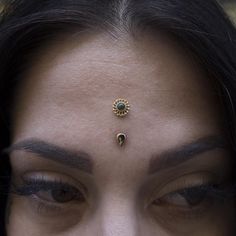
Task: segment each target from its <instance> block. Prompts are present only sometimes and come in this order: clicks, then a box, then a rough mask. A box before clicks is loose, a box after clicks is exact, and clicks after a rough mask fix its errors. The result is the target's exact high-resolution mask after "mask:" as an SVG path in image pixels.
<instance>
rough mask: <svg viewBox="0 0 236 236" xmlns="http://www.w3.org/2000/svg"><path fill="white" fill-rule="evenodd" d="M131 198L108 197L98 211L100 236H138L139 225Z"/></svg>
mask: <svg viewBox="0 0 236 236" xmlns="http://www.w3.org/2000/svg"><path fill="white" fill-rule="evenodd" d="M136 210H137V209H136V208H135V201H134V200H133V199H132V198H122V197H121V196H120V197H112V196H110V197H108V198H106V199H105V200H104V201H103V203H102V205H101V209H100V211H99V212H100V215H99V216H98V217H99V218H100V220H99V222H100V230H101V234H99V235H101V236H138V232H139V223H138V215H137V212H136Z"/></svg>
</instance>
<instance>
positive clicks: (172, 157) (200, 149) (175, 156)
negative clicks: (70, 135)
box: [3, 136, 227, 175]
mask: <svg viewBox="0 0 236 236" xmlns="http://www.w3.org/2000/svg"><path fill="white" fill-rule="evenodd" d="M217 148H220V149H226V148H227V145H226V142H225V140H224V139H223V138H222V137H220V136H207V137H204V138H201V139H198V140H197V141H194V142H192V143H189V144H186V145H183V146H180V147H177V148H174V149H171V150H167V151H164V152H163V153H161V154H160V155H154V156H153V157H152V158H151V160H150V163H149V170H148V174H150V175H151V174H154V173H155V172H158V171H160V170H163V169H166V168H171V167H175V166H177V165H180V164H182V163H184V162H186V161H188V160H190V159H192V158H194V157H197V156H198V155H199V154H202V153H204V152H207V151H210V150H214V149H217ZM15 150H22V151H26V152H30V153H34V154H37V155H38V156H39V157H42V158H46V159H49V160H52V161H56V162H59V163H61V164H64V165H67V166H69V167H72V168H76V169H79V170H80V171H83V172H86V173H88V174H92V173H93V161H92V158H91V157H90V156H89V154H87V153H86V152H83V151H73V150H68V149H66V148H62V147H59V146H57V145H55V144H52V143H48V142H45V141H42V140H39V139H36V138H33V139H27V140H23V141H20V142H18V143H15V144H13V145H11V146H10V147H9V148H6V149H4V150H3V153H5V154H10V153H11V152H13V151H15Z"/></svg>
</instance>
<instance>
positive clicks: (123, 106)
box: [113, 98, 130, 146]
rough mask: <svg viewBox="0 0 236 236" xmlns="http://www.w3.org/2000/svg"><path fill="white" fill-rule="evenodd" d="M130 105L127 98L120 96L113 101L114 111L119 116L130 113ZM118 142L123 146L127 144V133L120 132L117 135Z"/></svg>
mask: <svg viewBox="0 0 236 236" xmlns="http://www.w3.org/2000/svg"><path fill="white" fill-rule="evenodd" d="M129 110H130V105H129V102H128V101H127V100H126V99H123V98H118V99H116V100H115V101H114V103H113V112H114V114H115V115H116V116H118V117H124V116H126V115H127V114H128V113H129ZM116 139H117V142H118V144H119V145H120V146H123V145H124V144H125V141H126V139H127V136H126V134H124V133H119V134H117V135H116Z"/></svg>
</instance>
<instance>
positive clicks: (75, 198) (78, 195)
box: [11, 178, 86, 213]
mask: <svg viewBox="0 0 236 236" xmlns="http://www.w3.org/2000/svg"><path fill="white" fill-rule="evenodd" d="M52 191H64V193H72V198H71V199H69V200H68V201H66V202H58V201H56V200H55V201H49V200H45V199H42V198H40V197H39V196H37V195H38V194H39V193H40V192H43V193H47V192H49V193H48V195H52ZM82 192H83V191H81V190H79V189H77V188H76V187H74V186H72V185H70V184H67V183H64V182H63V181H61V180H51V181H49V180H44V179H43V178H40V179H39V178H38V179H37V178H35V179H34V178H32V179H27V180H24V182H23V184H21V185H20V186H16V185H15V184H12V188H11V193H13V194H16V195H19V196H24V197H30V199H32V200H33V202H35V203H36V209H37V212H38V213H44V212H46V213H48V212H52V211H54V212H59V211H61V210H63V208H65V207H66V206H68V204H70V203H72V202H73V203H77V204H78V203H83V202H85V201H86V198H85V196H84V194H83V193H82ZM52 198H53V197H52Z"/></svg>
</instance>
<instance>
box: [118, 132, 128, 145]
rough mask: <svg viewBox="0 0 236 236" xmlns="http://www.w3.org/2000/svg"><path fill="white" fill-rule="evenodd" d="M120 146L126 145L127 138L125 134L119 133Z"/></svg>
mask: <svg viewBox="0 0 236 236" xmlns="http://www.w3.org/2000/svg"><path fill="white" fill-rule="evenodd" d="M116 138H117V141H118V144H119V145H120V146H121V147H122V146H123V145H124V144H125V141H126V139H127V136H126V135H125V134H124V133H119V134H117V136H116Z"/></svg>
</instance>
